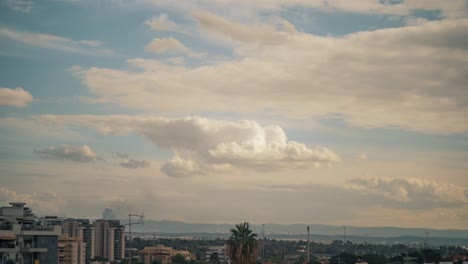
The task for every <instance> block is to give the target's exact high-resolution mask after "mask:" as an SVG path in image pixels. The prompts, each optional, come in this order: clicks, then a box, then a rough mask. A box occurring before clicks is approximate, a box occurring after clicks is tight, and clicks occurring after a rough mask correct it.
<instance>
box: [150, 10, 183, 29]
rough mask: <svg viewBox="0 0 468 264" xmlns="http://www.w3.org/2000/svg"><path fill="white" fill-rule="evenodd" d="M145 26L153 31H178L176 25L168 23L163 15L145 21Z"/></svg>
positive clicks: (165, 15)
mask: <svg viewBox="0 0 468 264" xmlns="http://www.w3.org/2000/svg"><path fill="white" fill-rule="evenodd" d="M145 25H146V26H148V27H149V28H151V29H152V30H155V31H179V28H178V26H177V24H176V23H175V22H172V21H170V20H169V18H168V17H167V14H164V13H163V14H160V15H159V16H158V17H152V18H151V19H148V20H146V21H145Z"/></svg>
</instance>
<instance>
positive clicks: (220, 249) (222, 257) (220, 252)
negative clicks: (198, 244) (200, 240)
mask: <svg viewBox="0 0 468 264" xmlns="http://www.w3.org/2000/svg"><path fill="white" fill-rule="evenodd" d="M214 255H216V257H217V258H218V261H219V263H220V264H226V263H227V264H229V263H231V261H230V260H229V257H228V255H227V247H226V245H224V246H213V247H208V248H207V249H206V254H205V261H206V262H207V263H208V262H210V259H213V258H215V257H214Z"/></svg>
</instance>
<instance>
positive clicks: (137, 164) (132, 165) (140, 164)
mask: <svg viewBox="0 0 468 264" xmlns="http://www.w3.org/2000/svg"><path fill="white" fill-rule="evenodd" d="M119 165H120V166H121V167H124V168H128V169H138V168H146V167H149V166H150V165H151V163H149V162H148V161H146V160H134V159H129V160H128V161H124V162H120V163H119Z"/></svg>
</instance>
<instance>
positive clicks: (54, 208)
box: [0, 186, 63, 213]
mask: <svg viewBox="0 0 468 264" xmlns="http://www.w3.org/2000/svg"><path fill="white" fill-rule="evenodd" d="M10 202H25V203H26V206H29V207H31V208H32V209H33V212H34V213H58V212H59V210H60V209H59V208H60V207H61V206H62V205H63V201H61V199H59V198H58V197H57V195H56V194H55V193H51V192H30V193H19V192H16V191H13V190H10V189H7V188H4V187H3V186H0V205H2V206H4V205H7V204H8V203H10Z"/></svg>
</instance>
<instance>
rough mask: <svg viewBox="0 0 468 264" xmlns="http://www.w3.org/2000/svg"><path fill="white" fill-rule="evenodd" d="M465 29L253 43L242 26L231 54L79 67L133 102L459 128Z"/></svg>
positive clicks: (108, 95) (425, 27) (429, 27)
mask: <svg viewBox="0 0 468 264" xmlns="http://www.w3.org/2000/svg"><path fill="white" fill-rule="evenodd" d="M229 23H231V24H232V23H234V22H229ZM214 26H215V25H213V27H214ZM218 27H222V24H220V25H218ZM237 27H240V28H243V27H244V26H243V25H237ZM231 31H233V32H234V31H236V30H235V29H233V30H231ZM241 31H242V30H241ZM467 32H468V19H462V20H447V21H433V22H427V23H424V24H422V25H419V26H411V27H403V28H393V29H381V30H376V31H369V32H358V33H353V34H350V35H347V36H344V37H322V36H315V35H312V34H307V33H302V32H300V33H293V34H283V33H282V32H278V33H277V34H279V36H282V37H283V38H285V39H286V40H285V41H280V42H278V43H277V44H276V45H260V46H259V45H252V44H251V43H252V42H249V38H248V37H245V35H246V34H241V35H239V36H237V35H236V36H237V37H236V38H238V39H239V38H244V39H246V41H247V42H246V44H245V45H241V47H240V48H239V49H241V50H242V52H240V53H239V54H242V55H239V56H241V57H240V58H237V59H235V60H232V59H229V60H221V61H216V62H214V63H212V64H210V65H200V66H192V67H182V66H179V65H173V64H170V63H165V62H164V61H159V60H148V59H132V60H129V61H128V63H129V64H130V65H131V66H132V67H135V68H137V69H136V70H133V71H132V70H120V69H109V68H98V67H92V68H89V69H80V70H78V71H76V72H75V74H76V76H77V77H78V78H80V79H81V81H82V83H83V84H84V85H86V86H87V87H88V88H89V90H90V92H92V93H93V94H95V95H96V97H97V98H100V99H103V100H104V101H105V102H115V103H118V104H120V105H122V106H125V107H129V108H137V109H146V110H151V111H162V112H168V113H172V114H178V113H187V112H204V111H223V112H242V113H250V112H259V111H260V112H261V111H269V112H273V113H274V114H278V115H285V116H288V117H291V116H294V117H296V118H301V117H307V118H310V117H315V118H321V117H330V116H333V117H337V118H342V119H344V120H345V121H346V122H348V123H350V124H351V125H354V126H358V127H365V128H375V127H380V128H382V127H383V128H399V129H405V130H412V131H421V132H426V133H427V132H429V133H442V134H446V133H462V132H466V131H468V122H466V116H468V90H467V89H466V82H467V77H466V76H468V68H467V67H466V65H467V62H468V50H467V49H466V47H468V43H467V39H468V35H467V34H468V33H467ZM228 34H230V35H232V36H234V35H233V34H234V33H228ZM249 34H250V33H249ZM249 34H247V36H250V35H249ZM275 36H276V35H275ZM252 38H255V36H252ZM266 39H268V38H266ZM273 39H275V37H273ZM169 42H171V43H173V44H171V45H175V46H177V44H174V43H177V42H174V41H169ZM254 43H255V42H254ZM171 45H168V47H170V46H171ZM163 47H164V45H162V47H157V48H156V51H158V52H163V51H165V50H167V49H168V47H165V48H163ZM129 87H131V89H129ZM187 95H190V96H187Z"/></svg>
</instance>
